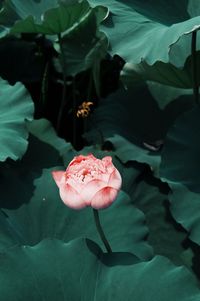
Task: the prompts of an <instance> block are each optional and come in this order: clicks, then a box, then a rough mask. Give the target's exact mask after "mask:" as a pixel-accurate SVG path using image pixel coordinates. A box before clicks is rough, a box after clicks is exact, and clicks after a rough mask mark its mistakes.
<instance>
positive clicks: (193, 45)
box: [191, 30, 199, 104]
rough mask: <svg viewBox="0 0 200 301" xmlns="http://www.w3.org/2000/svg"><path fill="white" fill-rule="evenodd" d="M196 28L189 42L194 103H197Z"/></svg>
mask: <svg viewBox="0 0 200 301" xmlns="http://www.w3.org/2000/svg"><path fill="white" fill-rule="evenodd" d="M196 44H197V30H195V31H193V32H192V43H191V53H192V60H191V65H192V81H193V95H194V100H195V103H196V104H199V85H198V76H197V50H196Z"/></svg>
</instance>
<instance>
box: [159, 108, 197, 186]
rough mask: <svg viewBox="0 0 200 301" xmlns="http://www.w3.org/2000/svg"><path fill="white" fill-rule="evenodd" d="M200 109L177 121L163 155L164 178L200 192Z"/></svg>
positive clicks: (193, 110) (167, 140)
mask: <svg viewBox="0 0 200 301" xmlns="http://www.w3.org/2000/svg"><path fill="white" fill-rule="evenodd" d="M199 117H200V108H199V106H196V107H195V108H194V109H192V110H190V111H188V112H186V113H184V114H183V115H181V116H180V117H179V118H177V120H176V122H175V123H174V125H173V126H172V127H171V128H170V130H169V131H168V134H167V137H166V140H165V144H164V148H163V151H162V154H161V166H160V175H161V177H162V178H163V179H165V180H166V181H173V182H177V183H180V184H183V185H185V186H187V187H188V188H189V189H190V190H191V191H194V192H200V174H199V166H200V156H199V153H200V140H199V137H200V118H199Z"/></svg>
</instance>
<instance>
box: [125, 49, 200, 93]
mask: <svg viewBox="0 0 200 301" xmlns="http://www.w3.org/2000/svg"><path fill="white" fill-rule="evenodd" d="M198 53H199V52H198ZM196 65H197V70H198V69H199V66H200V60H199V56H197V63H196ZM120 78H121V80H122V82H123V84H124V85H125V86H126V87H131V86H133V85H138V84H139V83H141V81H144V80H145V81H146V80H149V81H154V82H157V83H160V84H163V85H167V86H172V87H176V88H182V89H189V88H192V87H193V80H192V71H191V56H190V57H189V58H188V59H187V60H186V62H185V64H184V67H183V68H180V67H176V66H174V65H172V64H171V63H163V62H161V61H156V62H155V63H154V64H153V65H150V64H147V63H146V62H145V61H141V63H139V64H135V63H126V64H125V65H124V67H123V69H122V71H121V74H120ZM197 78H198V81H199V74H198V77H197ZM166 88H167V87H166Z"/></svg>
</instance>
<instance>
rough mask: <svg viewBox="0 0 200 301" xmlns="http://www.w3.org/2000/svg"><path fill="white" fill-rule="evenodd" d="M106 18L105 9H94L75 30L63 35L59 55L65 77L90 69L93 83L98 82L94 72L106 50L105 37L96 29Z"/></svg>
mask: <svg viewBox="0 0 200 301" xmlns="http://www.w3.org/2000/svg"><path fill="white" fill-rule="evenodd" d="M106 16H107V9H106V8H103V7H100V6H98V7H95V8H93V9H92V11H91V13H90V14H88V15H87V17H85V19H84V20H81V22H80V24H79V26H78V27H77V28H76V29H75V30H73V31H71V32H66V33H65V34H64V35H63V37H62V39H61V43H62V51H63V53H61V54H60V60H61V64H63V67H64V68H65V69H64V72H65V73H66V74H67V75H75V74H77V73H79V72H81V71H83V70H86V69H89V68H92V70H93V77H94V79H95V82H97V81H98V78H97V77H98V74H96V72H94V71H97V70H98V66H99V64H100V61H101V60H102V59H103V58H104V57H105V55H106V53H107V48H108V40H107V37H106V35H105V34H104V33H102V32H99V29H98V27H99V23H100V22H101V21H102V20H103V19H104V18H105V17H106ZM62 56H63V57H62ZM63 59H64V61H63V62H62V60H63Z"/></svg>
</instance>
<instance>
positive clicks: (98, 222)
mask: <svg viewBox="0 0 200 301" xmlns="http://www.w3.org/2000/svg"><path fill="white" fill-rule="evenodd" d="M93 214H94V220H95V224H96V227H97V231H98V233H99V235H100V237H101V240H102V242H103V243H104V246H105V248H106V250H107V252H108V253H112V249H111V247H110V245H109V243H108V240H107V239H106V236H105V234H104V232H103V229H102V226H101V223H100V219H99V212H98V210H96V209H93Z"/></svg>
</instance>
